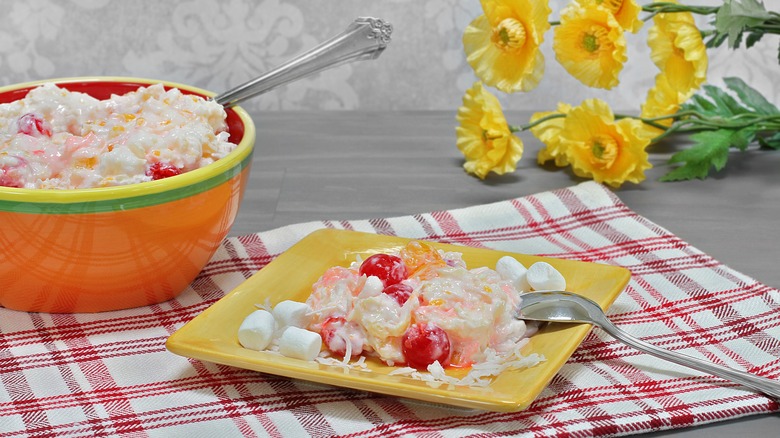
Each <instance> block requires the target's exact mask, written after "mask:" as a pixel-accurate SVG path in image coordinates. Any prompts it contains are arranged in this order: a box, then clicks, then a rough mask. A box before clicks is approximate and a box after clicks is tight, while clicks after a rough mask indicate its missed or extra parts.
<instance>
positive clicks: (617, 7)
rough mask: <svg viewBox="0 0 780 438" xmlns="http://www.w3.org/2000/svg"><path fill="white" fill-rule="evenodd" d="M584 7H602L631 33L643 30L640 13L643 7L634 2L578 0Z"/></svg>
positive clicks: (629, 0) (628, 0)
mask: <svg viewBox="0 0 780 438" xmlns="http://www.w3.org/2000/svg"><path fill="white" fill-rule="evenodd" d="M578 3H579V4H581V5H582V6H583V7H586V8H587V7H595V6H601V7H603V8H606V9H607V10H609V12H611V13H612V15H614V16H615V19H616V20H617V22H618V23H619V24H620V27H622V28H623V29H624V30H627V31H629V32H631V33H637V32H639V29H641V28H642V24H643V22H642V19H640V18H639V13H640V12H642V7H641V6H639V5H638V4H637V3H636V2H635V1H634V0H578Z"/></svg>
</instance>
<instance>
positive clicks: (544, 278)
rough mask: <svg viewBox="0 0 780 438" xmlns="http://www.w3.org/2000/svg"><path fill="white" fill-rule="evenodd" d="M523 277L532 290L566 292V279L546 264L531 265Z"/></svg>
mask: <svg viewBox="0 0 780 438" xmlns="http://www.w3.org/2000/svg"><path fill="white" fill-rule="evenodd" d="M525 277H526V279H527V280H528V284H529V285H530V286H531V287H532V288H533V289H534V290H566V279H565V278H563V275H562V274H561V273H560V272H558V270H557V269H555V268H554V267H553V266H552V265H551V264H549V263H547V262H536V263H534V264H533V265H531V267H529V268H528V272H526V275H525Z"/></svg>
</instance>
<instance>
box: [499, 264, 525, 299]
mask: <svg viewBox="0 0 780 438" xmlns="http://www.w3.org/2000/svg"><path fill="white" fill-rule="evenodd" d="M527 271H528V269H526V268H525V266H523V264H522V263H520V262H519V261H517V259H515V258H514V257H509V256H504V257H501V258H500V259H498V261H497V262H496V272H498V275H500V276H501V278H503V279H504V280H506V281H508V282H510V283H512V286H514V287H515V289H517V290H518V291H520V292H525V291H529V290H531V286H530V285H529V284H528V280H527V279H526V272H527Z"/></svg>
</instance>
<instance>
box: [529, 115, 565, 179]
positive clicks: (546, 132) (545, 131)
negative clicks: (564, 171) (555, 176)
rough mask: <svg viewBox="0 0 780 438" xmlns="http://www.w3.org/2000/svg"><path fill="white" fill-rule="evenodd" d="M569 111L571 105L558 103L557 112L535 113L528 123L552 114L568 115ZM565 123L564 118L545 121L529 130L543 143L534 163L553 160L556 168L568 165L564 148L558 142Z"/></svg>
mask: <svg viewBox="0 0 780 438" xmlns="http://www.w3.org/2000/svg"><path fill="white" fill-rule="evenodd" d="M570 110H571V105H569V104H567V103H558V110H557V111H548V112H541V113H535V114H534V115H533V116H531V120H530V123H534V122H536V121H538V120H540V119H542V118H544V117H547V116H551V115H553V114H568V113H569V111H570ZM565 121H566V118H565V117H560V118H554V119H550V120H546V121H544V122H542V123H540V124H538V125H536V126H534V127H532V128H531V129H530V131H531V133H532V134H533V135H534V136H535V137H536V138H538V139H539V140H540V141H541V142H542V143H544V148H542V150H540V151H539V154H538V155H537V156H536V161H537V162H538V163H539V164H544V163H546V162H548V161H550V160H555V165H556V166H558V167H564V166H568V165H569V161H568V159H567V158H566V148H564V147H563V144H562V143H561V141H560V139H561V138H560V133H561V129H563V123H564V122H565Z"/></svg>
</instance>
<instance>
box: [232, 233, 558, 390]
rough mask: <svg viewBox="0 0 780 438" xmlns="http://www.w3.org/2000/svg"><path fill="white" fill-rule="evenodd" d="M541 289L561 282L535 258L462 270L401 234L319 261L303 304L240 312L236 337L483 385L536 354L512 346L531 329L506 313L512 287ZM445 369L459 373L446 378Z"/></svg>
mask: <svg viewBox="0 0 780 438" xmlns="http://www.w3.org/2000/svg"><path fill="white" fill-rule="evenodd" d="M529 280H530V281H531V282H532V283H534V285H535V286H532V285H531V284H530V283H529ZM541 287H544V288H546V287H550V288H565V280H564V279H563V277H562V276H561V274H560V273H558V272H557V271H556V270H555V269H554V268H552V266H550V265H549V264H547V263H545V262H537V263H535V264H533V265H532V266H531V267H530V268H528V269H526V268H525V266H523V265H522V264H521V263H520V262H518V261H517V260H516V259H514V258H512V257H509V256H505V257H502V258H501V259H499V260H498V262H497V264H496V269H491V268H488V267H477V268H472V269H469V268H468V267H467V266H466V263H465V262H464V261H463V258H462V254H461V253H460V252H456V251H442V250H437V249H435V248H434V247H433V246H431V245H429V244H427V243H425V242H421V241H411V242H409V243H408V244H406V245H405V246H403V247H402V248H400V249H399V250H397V251H390V252H384V253H377V254H373V255H371V256H369V257H367V258H366V259H365V260H363V259H362V258H360V257H358V258H357V259H356V260H355V261H354V262H352V263H351V264H350V265H349V266H332V267H330V268H328V269H327V270H325V272H324V273H323V274H322V275H321V276H320V277H319V279H318V280H317V281H316V282H315V283H314V284H313V285H312V287H311V294H310V295H309V296H308V298H307V299H306V301H305V303H303V302H296V303H292V302H289V301H283V302H281V303H279V304H277V305H276V307H274V308H271V307H270V306H265V307H266V308H265V309H261V310H258V311H256V312H254V313H253V314H251V315H250V316H248V317H247V318H246V319H245V321H244V323H243V324H242V327H241V329H240V330H239V341H240V343H241V344H242V345H244V346H245V347H247V348H252V349H259V350H263V349H268V350H271V351H277V352H280V353H282V354H283V355H286V356H289V357H295V358H300V359H305V360H316V361H318V362H320V363H324V364H329V365H339V366H345V367H357V368H361V367H362V369H364V370H365V369H366V368H365V367H364V366H363V364H364V362H365V359H366V358H367V357H369V358H376V359H378V360H380V361H381V362H383V363H385V364H386V365H389V366H395V367H397V369H396V370H394V371H393V372H392V373H391V374H395V375H409V376H411V377H413V378H416V379H420V380H425V381H427V382H429V383H432V384H441V383H449V384H456V385H468V386H486V385H488V384H489V381H490V380H489V379H486V377H487V378H489V377H492V376H496V375H498V374H499V373H500V372H502V371H503V370H506V369H516V368H524V367H529V366H533V365H535V364H537V363H539V362H540V361H542V360H543V358H542V357H540V356H538V355H536V354H529V355H524V354H523V353H522V352H521V350H522V349H523V347H524V346H525V345H526V343H527V342H528V338H529V336H531V335H532V334H533V333H534V331H535V327H530V326H526V324H525V323H524V322H523V321H522V320H519V319H517V318H516V312H517V309H518V307H519V305H520V300H522V294H523V293H524V292H526V291H529V290H531V289H536V290H539V289H540V288H541ZM293 321H294V322H293ZM291 326H293V327H291ZM447 369H453V370H455V369H462V370H464V371H466V375H465V376H464V377H462V378H453V377H450V376H448V375H447V373H446V371H445V370H447Z"/></svg>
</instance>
